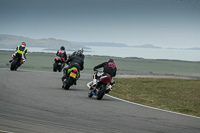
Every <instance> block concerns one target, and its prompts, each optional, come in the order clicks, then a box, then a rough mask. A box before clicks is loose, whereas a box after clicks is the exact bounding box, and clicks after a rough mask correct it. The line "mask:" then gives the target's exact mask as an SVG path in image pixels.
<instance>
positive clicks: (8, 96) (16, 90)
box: [0, 69, 200, 133]
mask: <svg viewBox="0 0 200 133" xmlns="http://www.w3.org/2000/svg"><path fill="white" fill-rule="evenodd" d="M61 76H62V73H54V72H41V71H27V70H21V69H19V70H18V71H10V70H9V69H0V130H3V131H9V132H14V133H66V132H67V133H93V132H96V133H155V132H158V133H199V132H200V119H199V118H193V117H188V116H183V115H177V114H173V113H168V112H163V111H159V110H153V109H149V108H144V107H141V106H138V105H132V104H129V103H125V102H122V101H119V100H115V99H112V98H110V97H107V96H105V97H104V98H103V99H102V100H96V99H95V97H93V98H88V97H87V93H88V88H87V86H86V84H87V83H88V82H89V81H90V80H91V78H92V75H88V74H82V75H81V78H80V79H79V80H78V81H77V85H76V86H72V87H71V89H70V90H63V89H62V88H61V80H60V77H61Z"/></svg>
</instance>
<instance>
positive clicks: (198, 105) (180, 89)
mask: <svg viewBox="0 0 200 133" xmlns="http://www.w3.org/2000/svg"><path fill="white" fill-rule="evenodd" d="M115 81H116V86H115V87H114V88H113V90H112V91H111V93H110V95H112V96H115V97H118V98H121V99H125V100H128V101H131V102H135V103H139V104H143V105H147V106H151V107H156V108H160V109H164V110H170V111H174V112H179V113H184V114H188V115H194V116H199V117H200V87H199V86H200V81H199V80H193V79H191V80H190V79H163V78H162V79H155V78H130V79H122V78H120V79H115Z"/></svg>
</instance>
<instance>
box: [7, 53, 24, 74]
mask: <svg viewBox="0 0 200 133" xmlns="http://www.w3.org/2000/svg"><path fill="white" fill-rule="evenodd" d="M22 64H23V60H22V55H21V54H19V53H17V54H16V55H15V56H14V58H13V60H12V61H11V65H10V70H11V71H14V70H15V71H16V70H17V69H18V68H19V67H20V66H21V65H22Z"/></svg>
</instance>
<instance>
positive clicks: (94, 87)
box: [88, 70, 111, 100]
mask: <svg viewBox="0 0 200 133" xmlns="http://www.w3.org/2000/svg"><path fill="white" fill-rule="evenodd" d="M94 74H96V75H97V77H98V78H97V82H96V84H93V81H91V82H89V83H88V87H89V88H90V90H89V92H88V97H89V98H91V97H92V96H93V95H94V96H96V98H97V100H101V99H102V98H103V96H104V95H105V94H106V93H108V92H109V91H110V89H109V87H108V86H109V85H110V81H111V76H110V75H109V74H106V73H104V72H102V71H98V70H96V72H95V73H94Z"/></svg>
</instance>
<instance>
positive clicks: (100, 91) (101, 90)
mask: <svg viewBox="0 0 200 133" xmlns="http://www.w3.org/2000/svg"><path fill="white" fill-rule="evenodd" d="M105 91H106V85H105V84H101V86H100V88H99V92H98V94H97V99H98V100H101V99H102V98H103V96H104V94H105Z"/></svg>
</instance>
